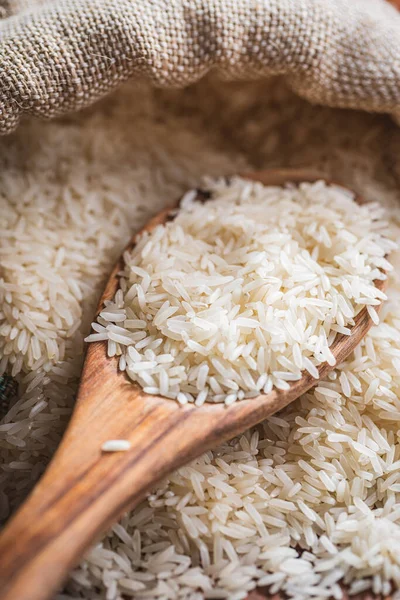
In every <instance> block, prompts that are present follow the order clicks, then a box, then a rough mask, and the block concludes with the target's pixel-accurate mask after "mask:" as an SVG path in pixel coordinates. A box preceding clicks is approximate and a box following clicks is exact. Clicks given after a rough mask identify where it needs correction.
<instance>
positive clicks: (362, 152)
mask: <svg viewBox="0 0 400 600" xmlns="http://www.w3.org/2000/svg"><path fill="white" fill-rule="evenodd" d="M132 93H134V101H133V100H132ZM399 144H400V133H399V131H398V130H397V129H396V128H395V126H394V125H393V123H391V121H390V120H389V119H386V118H384V117H377V116H376V117H375V116H372V115H362V114H359V113H357V112H345V111H334V110H330V109H323V108H318V107H311V106H309V105H308V104H307V103H305V102H303V101H301V100H298V99H296V98H294V97H293V96H292V95H291V93H290V92H288V91H287V90H285V88H284V87H282V86H281V85H280V84H277V83H274V84H273V85H269V84H265V83H260V84H258V83H252V84H240V85H239V84H221V83H218V84H216V83H215V82H213V81H203V82H202V83H201V84H199V85H198V86H196V87H194V88H191V89H189V90H186V91H184V92H182V91H181V92H169V93H167V92H160V91H157V92H152V91H150V90H147V89H137V88H136V89H135V90H134V91H132V90H131V89H129V88H126V89H125V90H122V91H120V92H119V93H118V94H117V95H115V96H113V98H112V99H110V100H109V101H108V102H107V103H105V104H103V105H100V106H97V107H95V108H94V109H93V110H92V111H91V112H89V113H86V114H83V115H81V116H77V117H73V118H68V119H64V120H63V121H60V122H58V123H31V122H26V123H24V124H23V126H22V127H21V129H20V130H19V131H18V132H17V133H16V134H15V135H13V136H12V137H9V138H7V139H3V140H0V163H1V178H0V205H1V210H0V263H1V266H0V355H1V356H2V357H6V358H5V359H4V358H3V360H2V369H4V368H6V369H7V371H8V372H11V371H12V370H14V373H17V379H18V381H19V388H20V389H19V398H18V400H17V402H15V403H13V405H12V406H11V407H10V410H9V412H8V414H7V415H6V416H5V417H4V419H3V420H2V421H1V422H0V457H1V471H0V512H1V517H2V518H3V519H6V518H7V516H8V515H9V514H10V512H11V511H12V510H13V509H14V508H15V506H16V505H17V504H18V503H19V502H20V501H21V500H22V499H23V498H24V497H25V496H26V494H27V493H28V491H29V490H30V488H31V487H32V485H33V483H34V482H35V481H36V480H37V478H38V477H39V475H40V474H41V472H42V471H43V469H44V468H45V465H46V464H47V462H48V461H49V459H50V457H51V454H52V452H53V451H54V448H55V446H56V445H57V443H58V441H59V439H60V436H61V434H62V432H63V430H64V428H65V424H66V422H67V419H68V417H69V415H70V413H71V410H72V407H73V402H74V395H75V392H76V387H77V383H78V379H79V374H80V369H81V365H82V356H83V354H82V353H83V347H84V343H83V338H84V337H85V336H87V335H88V333H89V329H90V321H91V319H92V316H93V311H94V310H95V305H96V301H97V298H98V295H99V293H100V292H101V290H102V288H103V286H104V282H105V280H106V278H107V276H108V274H109V272H110V269H111V268H112V265H113V263H114V261H115V259H116V258H117V256H118V255H119V254H120V252H121V251H122V249H123V247H124V245H125V244H126V243H127V241H128V240H129V238H130V236H131V235H132V234H133V233H134V232H135V231H138V230H139V229H140V227H142V226H143V224H144V223H145V222H146V221H147V220H148V218H149V217H150V215H151V214H155V213H156V212H157V211H158V210H160V209H161V208H162V207H164V206H167V205H169V204H171V203H172V202H174V201H175V200H176V199H177V198H178V197H179V196H180V195H181V194H183V192H184V191H185V190H187V189H189V188H190V187H195V186H196V185H198V184H199V182H200V181H201V178H202V176H203V175H204V174H206V173H209V174H211V175H212V176H219V175H226V174H232V173H237V172H244V170H245V169H249V168H254V169H256V168H268V167H273V166H313V167H315V168H319V169H320V170H321V172H323V173H324V174H325V175H326V176H327V177H329V176H332V177H333V178H336V179H339V180H341V181H343V183H345V184H347V185H348V186H349V187H350V188H353V189H356V190H358V191H359V192H360V193H361V194H363V195H364V197H365V198H366V199H367V200H370V201H376V200H378V201H379V202H381V203H383V204H384V205H385V206H386V207H387V208H388V209H389V211H390V221H391V231H388V232H387V233H388V235H390V237H392V238H393V236H394V237H396V236H398V235H399V229H398V223H399V221H400V204H399V200H400V197H399V192H398V189H399V182H398V181H396V180H395V179H394V175H393V172H392V166H393V165H394V166H396V160H398V158H397V157H398V152H397V153H396V152H392V151H391V148H396V147H398V146H399ZM396 171H399V169H398V167H397V169H395V170H394V173H396ZM396 256H397V259H396ZM395 260H397V261H398V255H396V253H393V254H392V255H391V262H393V261H395ZM399 265H400V263H399V262H397V270H396V271H395V272H394V273H392V274H391V276H390V281H389V288H388V300H387V301H386V302H385V303H384V305H383V307H382V310H381V312H380V319H381V322H380V324H379V325H378V326H376V327H374V328H373V329H372V330H371V331H370V333H369V334H368V336H367V337H366V339H365V341H364V342H363V344H362V345H361V346H360V347H359V348H358V349H357V351H356V352H355V353H354V354H353V355H352V356H351V357H350V358H349V359H348V360H346V361H345V363H344V364H342V365H340V366H339V367H338V368H337V369H336V370H335V371H333V372H332V374H331V375H330V377H329V378H328V379H326V380H325V381H321V382H319V384H318V386H317V387H316V388H315V389H314V390H313V391H312V392H309V393H308V394H306V395H305V396H303V397H302V398H301V399H300V400H299V401H297V402H295V403H294V404H292V405H291V406H289V407H288V408H287V409H285V411H283V412H281V413H280V414H279V415H277V416H274V417H272V418H271V419H269V420H268V422H265V423H264V424H262V425H260V426H259V427H258V428H255V429H252V430H251V431H248V432H247V433H246V434H245V435H243V436H242V437H241V438H240V439H236V440H233V441H232V442H231V443H229V444H225V445H224V446H222V447H220V448H216V449H215V450H214V451H212V452H208V453H207V454H206V455H204V456H202V457H201V458H199V459H198V460H196V461H194V462H193V463H192V464H191V465H189V466H187V467H185V468H182V469H180V470H179V471H178V472H176V473H174V474H173V475H171V477H170V478H169V479H168V480H167V481H165V482H164V483H163V484H162V485H160V486H159V487H158V489H156V490H154V492H153V494H152V495H151V496H150V497H149V498H148V499H146V500H145V501H144V502H143V503H142V504H141V506H140V507H138V508H137V509H136V510H134V511H131V512H129V513H128V514H127V515H125V517H124V518H123V519H122V520H121V521H120V522H119V524H118V525H116V526H115V527H114V528H113V530H112V531H110V532H109V534H108V535H107V536H106V537H105V538H104V539H103V540H102V541H101V543H99V544H97V546H96V547H95V548H94V549H93V550H92V551H91V552H90V553H89V554H88V556H87V558H86V560H84V561H83V562H82V564H81V565H80V566H79V568H77V569H76V570H75V571H74V572H73V574H72V576H71V578H70V581H69V582H68V584H67V586H66V588H65V590H64V592H63V593H61V594H59V595H58V597H57V598H58V600H72V599H74V600H77V599H78V598H85V599H86V600H121V599H122V598H124V599H126V598H130V597H132V598H133V597H134V598H135V599H136V598H137V599H139V600H141V599H142V598H143V599H145V598H147V599H152V600H153V599H154V600H160V599H162V598H164V599H171V600H175V599H176V598H179V599H182V600H183V599H185V600H201V599H202V598H205V597H208V598H210V597H214V598H217V597H218V598H231V599H235V598H236V599H239V598H244V597H245V596H246V594H247V593H248V590H251V589H253V588H254V587H255V586H256V585H257V583H260V584H262V585H264V584H265V585H267V584H269V585H272V588H273V590H277V589H280V590H284V591H285V592H286V594H287V595H288V596H289V597H290V598H298V599H299V600H303V599H304V600H306V599H308V598H327V597H329V595H330V594H333V595H334V596H335V597H337V598H339V597H340V595H341V590H340V587H339V582H341V580H342V579H343V578H344V579H345V581H347V582H348V585H349V586H350V589H351V590H352V591H353V592H357V591H360V590H363V589H367V588H369V587H373V589H374V590H375V591H376V592H380V591H383V593H387V592H388V591H389V588H390V581H392V582H393V585H394V588H395V589H396V588H398V587H399V585H400V437H399V436H400V431H399V423H400V400H399V398H400V282H399V279H398V275H397V273H398V272H399ZM24 332H25V333H24ZM28 336H30V338H31V340H35V341H31V343H30V347H31V353H29V351H27V352H26V353H25V354H24V353H23V350H24V348H25V344H26V339H27V337H28Z"/></svg>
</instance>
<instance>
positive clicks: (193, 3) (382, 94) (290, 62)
mask: <svg viewBox="0 0 400 600" xmlns="http://www.w3.org/2000/svg"><path fill="white" fill-rule="evenodd" d="M1 15H2V16H3V19H2V20H1V21H0V131H1V132H2V133H8V132H10V131H12V130H13V129H15V127H16V126H17V125H18V122H19V120H20V118H21V116H22V115H23V114H24V113H28V114H31V115H35V116H39V117H47V118H48V117H54V116H57V115H60V114H63V113H65V112H68V111H73V110H76V109H79V108H82V107H84V106H87V105H89V104H90V103H92V102H93V101H94V100H96V99H97V98H99V97H101V96H103V95H104V94H105V93H107V92H108V91H110V90H111V89H113V88H115V87H116V86H117V85H118V83H119V82H122V81H124V80H126V79H127V78H129V77H133V78H145V79H147V80H151V81H152V82H153V83H154V84H155V85H158V86H184V85H187V84H189V83H192V82H194V81H195V80H197V79H199V78H200V77H202V76H203V75H204V74H205V73H206V72H208V71H210V70H215V71H218V72H219V73H220V74H221V75H222V76H224V77H226V78H230V79H243V78H250V77H266V76H271V75H274V74H283V75H285V76H286V78H287V81H288V83H289V85H291V86H292V87H293V89H294V90H295V91H297V92H298V93H299V94H301V95H302V96H304V97H305V98H307V99H309V100H310V101H312V102H316V103H324V104H327V105H331V106H341V107H351V108H362V109H366V110H373V111H379V112H391V113H395V112H396V111H398V110H399V106H400V15H399V14H398V13H397V11H396V10H395V9H394V8H393V7H391V6H390V5H389V4H387V3H386V2H385V1H384V0H50V1H47V2H46V1H43V0H3V2H2V12H1Z"/></svg>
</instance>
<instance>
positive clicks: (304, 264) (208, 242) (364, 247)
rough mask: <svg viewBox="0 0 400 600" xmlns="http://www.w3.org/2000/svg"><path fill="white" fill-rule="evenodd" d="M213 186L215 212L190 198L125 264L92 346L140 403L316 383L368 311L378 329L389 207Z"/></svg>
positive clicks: (314, 190)
mask: <svg viewBox="0 0 400 600" xmlns="http://www.w3.org/2000/svg"><path fill="white" fill-rule="evenodd" d="M206 187H207V191H208V192H209V194H210V200H209V201H208V202H206V203H204V202H201V201H199V200H197V201H196V195H197V192H196V190H193V191H190V192H188V193H186V194H185V196H184V198H183V200H182V203H181V208H180V210H179V213H178V215H177V216H176V217H175V219H174V220H173V221H172V222H168V223H166V224H164V225H158V226H157V227H156V228H155V229H154V230H153V231H152V232H145V233H144V234H142V235H141V236H140V239H139V240H138V241H137V243H136V244H135V247H134V249H133V251H132V252H127V253H126V254H125V255H124V258H125V270H124V273H123V276H122V278H121V281H120V286H121V288H120V290H119V291H118V292H117V294H116V296H115V298H114V300H113V301H107V302H106V305H105V307H104V310H103V311H102V312H101V313H100V315H99V317H98V319H97V322H96V323H93V324H92V327H93V329H94V331H95V333H92V334H91V335H89V336H88V337H87V338H86V341H87V342H97V341H107V345H108V348H107V351H108V356H110V357H112V356H116V355H117V356H119V357H120V359H119V368H120V370H121V371H126V373H127V375H128V376H129V377H130V378H131V379H132V380H133V381H136V382H138V383H139V384H140V385H141V386H142V387H143V388H144V391H145V392H147V393H148V394H162V395H163V396H165V397H167V398H174V399H177V400H178V402H180V403H181V404H186V403H187V402H194V403H195V404H196V405H197V406H201V405H202V404H204V402H206V401H207V402H224V403H225V404H226V405H230V404H233V402H236V400H238V399H239V400H240V399H243V398H252V397H254V396H256V395H257V394H259V393H262V392H264V393H265V394H268V393H269V392H270V391H271V390H272V388H273V387H276V388H278V389H280V390H288V389H289V388H290V382H293V381H298V380H299V379H301V377H302V371H303V370H305V371H307V372H308V373H310V375H312V376H313V377H315V378H316V379H318V378H319V373H318V369H317V366H319V365H320V364H322V363H324V362H327V363H328V364H329V365H331V366H334V365H335V364H336V360H335V357H334V355H333V353H332V352H331V350H330V345H331V344H332V342H333V340H334V339H335V337H336V335H337V333H341V334H343V335H345V336H348V335H350V334H351V326H352V325H354V318H355V316H356V315H357V314H358V313H359V312H360V310H361V309H362V308H364V307H366V308H367V311H368V313H369V315H370V318H371V319H372V320H373V322H374V323H375V324H378V323H379V318H378V314H377V312H376V309H375V308H374V306H379V304H380V303H381V302H382V300H386V295H385V294H384V293H383V292H382V291H381V290H379V289H378V288H377V287H376V286H375V285H374V281H375V280H384V279H386V274H385V271H388V270H389V271H390V270H391V265H390V263H389V262H388V261H387V260H386V258H385V255H386V254H388V253H390V251H391V250H393V249H395V248H396V244H394V243H393V242H392V241H391V240H389V239H386V238H385V237H384V232H385V231H387V228H388V225H387V223H386V222H385V221H384V220H382V213H383V211H382V208H381V207H380V206H379V205H378V204H376V203H375V204H372V203H369V204H366V205H363V206H360V205H359V204H357V203H356V201H355V200H354V194H353V193H352V192H349V191H348V190H345V189H343V188H340V187H337V186H329V185H327V184H326V183H325V182H324V181H319V182H316V183H302V184H301V185H300V186H296V187H294V186H287V187H276V186H275V187H273V186H269V187H268V186H265V185H263V184H261V183H259V182H252V181H248V180H246V179H241V178H239V177H235V178H234V179H233V180H232V181H231V182H229V183H228V182H226V181H225V180H223V179H222V180H221V179H220V180H216V181H208V182H207V184H206ZM382 269H385V271H383V270H382Z"/></svg>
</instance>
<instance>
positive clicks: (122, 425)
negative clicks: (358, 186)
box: [0, 170, 385, 600]
mask: <svg viewBox="0 0 400 600" xmlns="http://www.w3.org/2000/svg"><path fill="white" fill-rule="evenodd" d="M247 177H248V178H249V179H253V180H258V181H261V182H262V183H264V184H266V185H281V184H284V183H288V182H291V183H299V182H301V181H316V180H318V179H321V176H318V175H316V174H312V173H309V172H304V171H296V170H280V171H276V170H274V171H265V172H262V173H252V174H249V175H247ZM358 201H359V202H361V201H362V200H361V199H360V198H358ZM169 216H170V210H164V211H163V212H161V213H160V214H159V215H157V216H156V217H155V218H154V219H152V220H151V221H150V223H149V224H148V225H147V227H146V228H145V229H146V230H152V229H153V228H154V227H155V226H156V225H158V224H159V223H164V222H166V220H167V219H168V217H169ZM134 243H135V242H134V241H132V242H131V244H130V245H129V248H132V246H133V245H134ZM122 268H123V260H122V258H121V259H120V260H119V261H118V264H117V265H116V266H115V268H114V270H113V271H112V273H111V277H110V279H109V280H108V283H107V285H106V289H105V291H104V294H103V295H102V297H101V300H100V304H99V309H98V310H99V311H100V309H101V308H102V307H103V303H104V301H105V300H109V299H112V298H113V297H114V294H115V292H116V291H117V289H118V273H119V272H120V271H121V270H122ZM375 285H376V286H377V287H379V288H380V289H383V288H384V287H385V282H384V281H376V282H375ZM355 321H356V323H355V325H354V327H353V329H352V334H351V335H350V336H343V335H337V337H336V339H335V341H334V343H333V345H332V346H331V350H332V352H333V354H334V356H335V357H336V359H337V363H340V362H342V361H343V360H344V359H345V358H346V357H347V356H348V355H349V354H350V353H351V352H352V351H353V350H354V348H355V347H356V346H357V344H358V343H359V342H360V340H361V339H362V338H363V336H364V335H365V334H366V332H367V331H368V330H369V328H370V327H371V325H372V322H371V320H370V318H369V315H368V312H367V310H366V309H363V310H362V311H361V312H360V313H359V314H358V316H357V317H356V319H355ZM117 362H118V361H117V359H109V358H107V356H106V344H105V343H104V342H99V343H95V344H90V345H89V348H88V351H87V356H86V361H85V365H84V368H83V374H82V379H81V384H80V388H79V393H78V398H77V401H76V407H75V411H74V414H73V416H72V419H71V422H70V425H69V427H68V429H67V432H66V433H65V436H64V438H63V440H62V442H61V444H60V447H59V449H58V451H57V452H56V454H55V456H54V458H53V460H52V461H51V463H50V465H49V467H48V469H47V471H46V473H45V475H44V476H43V478H42V479H41V481H40V482H39V483H38V484H37V486H36V487H35V489H34V490H33V492H32V493H31V495H30V497H29V498H28V500H27V501H26V502H25V504H24V505H23V506H22V508H21V509H20V510H19V511H18V512H17V514H16V516H15V517H14V518H13V519H12V520H11V521H10V523H9V524H8V525H7V527H6V528H5V530H4V532H3V534H2V536H1V538H0V600H46V599H49V598H52V596H53V594H54V592H55V591H56V590H57V588H59V587H60V585H61V584H62V582H63V581H64V580H65V578H66V576H67V574H68V571H69V570H70V569H71V568H72V567H74V565H75V564H77V563H78V561H79V559H80V558H81V557H82V554H83V553H84V551H85V550H86V549H87V548H88V546H90V544H92V543H93V541H94V539H95V538H96V537H98V536H99V535H100V534H101V533H103V532H104V531H106V530H107V528H108V527H109V526H110V525H111V524H112V523H113V522H114V521H116V520H117V519H118V518H119V517H120V516H121V515H122V514H123V513H124V511H126V510H127V509H128V508H132V507H133V506H135V505H136V504H137V503H138V502H139V501H140V500H142V499H143V497H144V496H145V493H146V492H147V491H148V490H149V489H150V488H151V487H152V486H154V484H155V483H156V482H158V481H159V480H160V479H161V478H162V477H164V476H165V475H167V474H168V473H170V472H171V471H173V470H174V469H176V468H177V467H179V466H181V465H183V464H184V463H187V462H188V461H190V460H191V459H193V458H195V457H196V456H198V455H200V454H201V453H202V452H204V451H205V450H208V449H210V448H214V447H216V446H218V445H219V444H220V443H221V442H222V441H224V440H227V439H229V438H232V437H234V436H236V435H238V434H239V433H241V432H243V431H245V430H246V429H248V428H249V427H251V426H253V425H255V424H256V423H258V422H259V421H262V420H263V419H265V418H266V417H268V416H269V415H272V414H273V413H275V412H276V411H278V410H280V409H282V408H283V407H284V406H286V405H287V404H289V402H292V401H293V400H295V399H296V398H298V397H299V396H300V395H301V394H303V393H304V392H306V391H307V390H309V389H310V388H311V387H312V386H313V385H315V384H316V383H317V381H316V380H315V379H314V378H313V377H311V376H310V375H309V374H308V373H307V372H304V376H303V377H302V379H301V380H300V381H296V382H294V383H292V385H291V387H290V389H289V390H288V391H284V392H283V391H279V390H276V389H274V390H272V392H271V393H270V394H267V395H265V394H264V395H260V396H258V397H256V398H254V399H251V400H242V401H238V402H236V403H235V404H233V405H231V406H229V407H228V408H227V407H225V406H224V405H222V404H205V405H203V406H202V407H200V408H197V407H194V406H193V405H192V404H187V405H185V406H179V405H178V403H177V402H175V401H173V400H168V399H166V398H162V397H157V396H149V395H147V394H145V393H144V392H143V390H142V389H141V388H140V387H139V386H137V385H135V384H133V383H132V382H131V381H129V380H128V379H127V377H126V376H125V374H123V373H120V372H119V371H118V366H117ZM331 369H332V367H330V366H329V365H328V364H322V365H321V366H320V367H319V368H318V370H319V374H320V377H321V379H322V378H324V377H325V376H326V375H327V373H328V372H329V371H330V370H331ZM110 439H126V440H130V442H131V449H130V450H129V451H127V452H114V453H108V454H106V453H103V452H101V446H102V444H103V442H105V441H106V440H110Z"/></svg>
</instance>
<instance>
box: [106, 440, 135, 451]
mask: <svg viewBox="0 0 400 600" xmlns="http://www.w3.org/2000/svg"><path fill="white" fill-rule="evenodd" d="M130 447H131V443H130V441H129V440H107V441H106V442H104V443H103V444H102V445H101V449H102V451H103V452H126V451H127V450H129V449H130Z"/></svg>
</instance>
